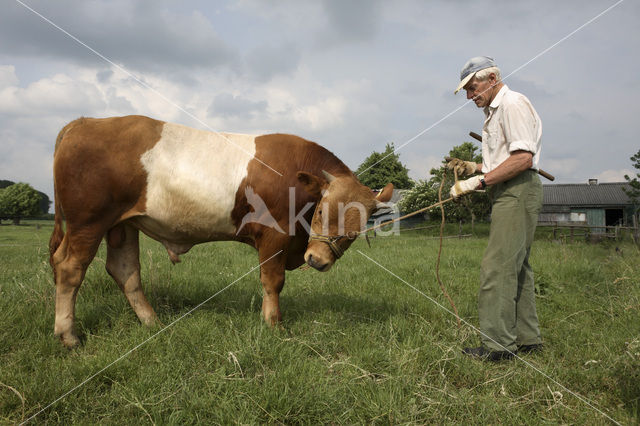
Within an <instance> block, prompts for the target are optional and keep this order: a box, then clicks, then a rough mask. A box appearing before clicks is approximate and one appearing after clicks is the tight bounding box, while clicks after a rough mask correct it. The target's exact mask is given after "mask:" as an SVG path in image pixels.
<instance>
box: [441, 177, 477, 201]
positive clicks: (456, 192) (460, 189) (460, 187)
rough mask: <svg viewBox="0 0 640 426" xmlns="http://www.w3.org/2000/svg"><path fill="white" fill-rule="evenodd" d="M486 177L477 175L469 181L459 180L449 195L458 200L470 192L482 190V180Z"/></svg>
mask: <svg viewBox="0 0 640 426" xmlns="http://www.w3.org/2000/svg"><path fill="white" fill-rule="evenodd" d="M483 178H484V175H477V176H474V177H472V178H469V179H467V180H459V181H457V182H456V183H455V185H453V186H452V187H451V190H450V191H449V194H450V195H451V196H452V197H453V198H454V199H456V200H457V199H458V198H459V197H461V196H462V195H465V194H468V193H470V192H473V191H475V190H476V189H480V188H482V184H481V183H480V179H483Z"/></svg>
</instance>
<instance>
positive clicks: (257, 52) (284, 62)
mask: <svg viewBox="0 0 640 426" xmlns="http://www.w3.org/2000/svg"><path fill="white" fill-rule="evenodd" d="M299 62H300V51H299V49H298V48H297V47H296V46H295V45H294V44H293V43H285V44H283V45H281V46H267V45H262V46H259V47H256V48H254V49H252V50H251V51H250V52H249V53H248V54H247V55H246V57H245V67H246V73H247V75H249V76H250V77H252V78H255V79H256V80H258V81H260V82H266V81H269V80H271V79H272V78H273V77H275V76H278V75H287V74H290V73H292V72H294V71H295V70H296V68H297V67H298V64H299Z"/></svg>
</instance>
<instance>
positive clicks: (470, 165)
mask: <svg viewBox="0 0 640 426" xmlns="http://www.w3.org/2000/svg"><path fill="white" fill-rule="evenodd" d="M445 160H447V168H448V169H449V170H455V171H456V173H457V174H458V177H464V176H471V175H472V174H474V173H475V172H476V167H477V164H476V163H474V162H473V161H463V160H460V159H459V158H450V157H447V158H445Z"/></svg>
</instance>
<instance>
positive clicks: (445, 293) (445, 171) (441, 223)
mask: <svg viewBox="0 0 640 426" xmlns="http://www.w3.org/2000/svg"><path fill="white" fill-rule="evenodd" d="M453 172H454V178H455V181H456V182H457V181H458V173H457V171H456V170H455V169H454V170H453ZM446 177H447V169H446V168H445V169H444V173H443V174H442V180H441V181H440V188H439V189H438V202H437V203H434V204H432V205H430V206H427V207H424V208H421V209H420V210H416V211H415V212H412V213H409V214H406V215H404V216H401V217H398V218H396V219H392V220H390V221H388V222H385V223H381V224H379V225H375V226H372V227H370V228H367V229H365V230H364V231H360V234H364V235H365V236H366V235H367V232H369V231H373V230H376V229H378V228H382V227H383V226H386V225H389V224H392V223H394V222H398V221H400V220H403V219H406V218H408V217H411V216H415V215H417V214H418V213H422V212H424V211H427V210H430V209H432V208H434V207H438V206H440V212H441V213H442V221H441V222H440V246H439V248H438V259H437V260H436V279H437V280H438V285H439V286H440V290H442V294H444V297H446V298H447V300H448V301H449V304H450V305H451V308H452V309H453V312H454V313H455V314H456V321H457V322H458V328H461V327H462V323H461V322H460V316H459V315H458V308H456V304H455V303H453V299H452V298H451V296H449V293H448V292H447V289H446V288H445V286H444V284H443V283H442V280H441V279H440V257H441V255H442V240H443V239H444V224H445V217H444V205H445V203H448V202H449V201H451V200H453V197H449V198H447V199H446V200H444V201H443V200H442V188H443V187H444V181H445V180H446Z"/></svg>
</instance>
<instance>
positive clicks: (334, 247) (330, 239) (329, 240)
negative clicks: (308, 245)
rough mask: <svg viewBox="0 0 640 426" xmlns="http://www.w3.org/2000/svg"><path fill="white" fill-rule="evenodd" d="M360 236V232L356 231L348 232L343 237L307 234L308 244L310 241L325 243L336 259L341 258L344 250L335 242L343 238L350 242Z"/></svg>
mask: <svg viewBox="0 0 640 426" xmlns="http://www.w3.org/2000/svg"><path fill="white" fill-rule="evenodd" d="M359 234H360V232H358V231H350V232H347V233H346V234H344V235H322V234H316V233H315V232H310V233H309V242H311V241H322V242H323V243H326V244H327V245H328V246H329V248H330V249H331V252H332V253H333V255H334V256H335V257H336V259H340V258H341V257H342V255H343V254H344V250H343V249H342V247H340V246H339V245H338V244H337V242H338V241H340V240H341V239H343V238H348V239H350V240H355V239H356V238H358V235H359Z"/></svg>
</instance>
